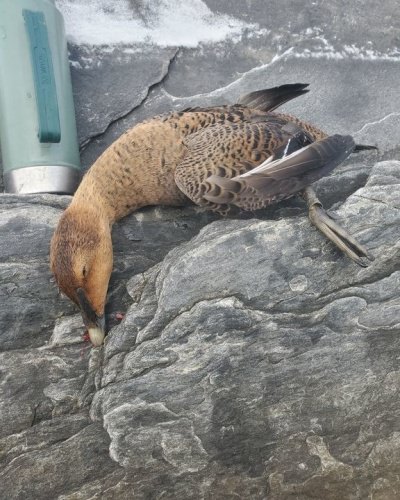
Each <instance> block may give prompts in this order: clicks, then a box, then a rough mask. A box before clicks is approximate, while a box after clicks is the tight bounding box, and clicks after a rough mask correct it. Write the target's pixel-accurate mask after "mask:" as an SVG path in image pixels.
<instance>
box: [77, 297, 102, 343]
mask: <svg viewBox="0 0 400 500" xmlns="http://www.w3.org/2000/svg"><path fill="white" fill-rule="evenodd" d="M76 295H77V297H78V301H79V306H80V308H81V314H82V319H83V322H84V324H85V326H86V328H87V330H88V333H89V338H90V341H91V343H92V345H93V346H94V347H99V346H101V345H102V343H103V342H104V336H105V318H104V315H102V316H99V315H97V313H96V311H95V310H94V309H93V307H92V305H91V303H90V302H89V300H88V298H87V297H86V294H85V291H84V290H83V289H82V288H78V289H77V291H76Z"/></svg>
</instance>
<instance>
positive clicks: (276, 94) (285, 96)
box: [237, 83, 309, 111]
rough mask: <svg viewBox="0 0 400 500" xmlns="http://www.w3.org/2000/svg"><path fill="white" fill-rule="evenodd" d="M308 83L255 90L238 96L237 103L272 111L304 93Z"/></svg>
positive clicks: (306, 90)
mask: <svg viewBox="0 0 400 500" xmlns="http://www.w3.org/2000/svg"><path fill="white" fill-rule="evenodd" d="M308 85H309V84H308V83H289V84H287V85H280V86H279V87H273V88H270V89H264V90H256V91H255V92H250V93H249V94H246V95H243V96H241V97H240V98H239V100H238V102H237V104H241V105H242V106H246V107H248V108H254V109H259V110H261V111H273V110H274V109H276V108H277V107H278V106H281V105H282V104H284V103H285V102H287V101H290V100H291V99H294V98H295V97H298V96H301V95H303V94H306V93H307V92H308V91H309V89H307V88H306V87H308Z"/></svg>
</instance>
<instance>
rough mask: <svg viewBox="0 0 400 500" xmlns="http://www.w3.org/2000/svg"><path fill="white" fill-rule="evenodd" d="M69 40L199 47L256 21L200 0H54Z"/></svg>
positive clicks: (251, 27) (234, 35) (233, 35)
mask: <svg viewBox="0 0 400 500" xmlns="http://www.w3.org/2000/svg"><path fill="white" fill-rule="evenodd" d="M56 5H57V7H58V8H59V10H60V11H61V12H62V14H63V16H64V20H65V26H66V32H67V37H68V39H69V41H71V42H73V43H76V44H79V45H129V44H136V43H148V44H153V45H157V46H160V47H168V46H183V47H196V46H197V45H199V44H200V43H210V42H211V43H213V42H214V43H215V42H219V41H222V40H225V39H227V38H231V39H238V40H239V39H240V36H241V34H242V33H243V32H244V31H257V29H258V26H257V25H255V24H247V23H244V22H242V21H240V20H238V19H235V18H233V17H230V16H227V15H222V14H216V13H213V12H212V11H211V10H210V9H209V8H208V7H207V5H206V4H205V3H204V2H202V1H201V0H143V1H141V2H135V3H134V2H131V1H129V0H113V1H110V0H56Z"/></svg>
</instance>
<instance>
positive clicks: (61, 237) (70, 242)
mask: <svg viewBox="0 0 400 500" xmlns="http://www.w3.org/2000/svg"><path fill="white" fill-rule="evenodd" d="M112 264H113V253H112V242H111V232H110V226H109V223H108V221H107V220H106V219H105V218H103V217H101V216H100V215H99V213H98V212H96V210H94V209H92V208H88V207H87V206H74V205H71V206H70V207H69V208H68V209H67V210H66V211H65V212H64V214H63V215H62V216H61V219H60V221H59V224H58V226H57V229H56V231H55V233H54V235H53V238H52V241H51V247H50V266H51V270H52V272H53V274H54V276H55V279H56V282H57V284H58V286H59V288H60V290H61V291H62V292H63V293H65V295H67V296H68V297H69V298H70V299H71V300H72V301H73V302H75V304H77V305H78V306H79V307H80V309H81V312H82V317H83V320H84V323H85V325H86V327H87V328H88V330H89V335H90V337H91V340H92V342H93V343H94V344H96V345H100V344H101V343H102V340H103V338H104V306H105V302H106V296H107V289H108V282H109V279H110V275H111V271H112Z"/></svg>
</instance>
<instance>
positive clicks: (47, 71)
mask: <svg viewBox="0 0 400 500" xmlns="http://www.w3.org/2000/svg"><path fill="white" fill-rule="evenodd" d="M0 141H1V156H2V163H3V175H4V187H5V191H6V192H9V193H44V192H45V193H73V192H74V191H75V189H76V187H77V185H78V184H79V181H80V177H81V171H80V162H79V148H78V140H77V133H76V123H75V110H74V102H73V96H72V85H71V75H70V69H69V62H68V52H67V43H66V38H65V30H64V21H63V18H62V15H61V13H60V12H59V11H58V10H57V8H56V6H55V5H54V1H52V0H0Z"/></svg>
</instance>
